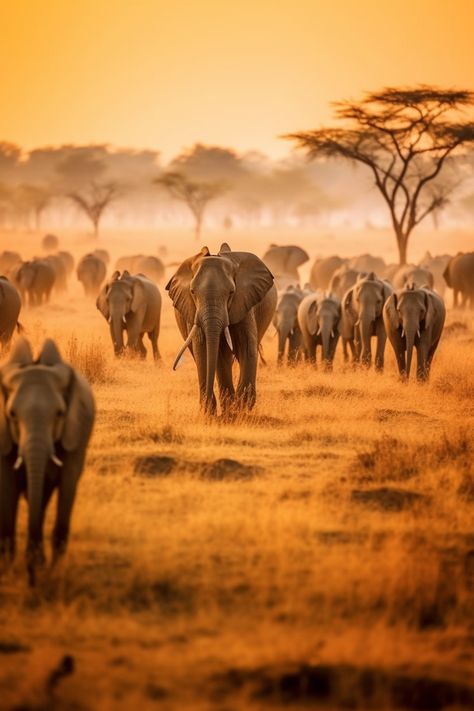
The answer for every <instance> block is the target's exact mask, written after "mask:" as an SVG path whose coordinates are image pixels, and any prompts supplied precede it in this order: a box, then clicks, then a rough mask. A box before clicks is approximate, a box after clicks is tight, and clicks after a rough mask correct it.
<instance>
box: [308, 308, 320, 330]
mask: <svg viewBox="0 0 474 711" xmlns="http://www.w3.org/2000/svg"><path fill="white" fill-rule="evenodd" d="M317 330H318V302H317V301H316V300H314V301H313V302H312V303H311V304H310V306H309V309H308V331H309V333H310V334H311V335H312V336H314V334H315V333H316V331H317Z"/></svg>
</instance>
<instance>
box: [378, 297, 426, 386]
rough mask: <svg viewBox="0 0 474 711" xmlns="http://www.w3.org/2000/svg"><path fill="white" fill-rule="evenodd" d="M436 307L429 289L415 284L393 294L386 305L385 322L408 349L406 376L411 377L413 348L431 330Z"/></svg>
mask: <svg viewBox="0 0 474 711" xmlns="http://www.w3.org/2000/svg"><path fill="white" fill-rule="evenodd" d="M434 315H435V312H434V306H433V301H432V298H431V296H430V293H429V291H428V290H427V289H417V288H416V287H415V286H414V285H413V284H410V285H408V286H407V287H405V289H403V291H398V292H395V293H394V294H392V295H391V296H390V297H389V298H388V299H387V303H386V305H385V321H386V323H387V325H388V327H389V328H390V331H391V332H392V333H396V332H398V334H399V336H400V338H401V339H402V342H404V344H405V347H406V354H407V361H406V374H407V377H409V376H410V368H411V361H412V356H413V347H414V346H415V345H416V343H417V342H418V341H419V339H420V337H421V334H422V332H423V331H424V330H426V329H429V328H431V325H432V323H433V319H434Z"/></svg>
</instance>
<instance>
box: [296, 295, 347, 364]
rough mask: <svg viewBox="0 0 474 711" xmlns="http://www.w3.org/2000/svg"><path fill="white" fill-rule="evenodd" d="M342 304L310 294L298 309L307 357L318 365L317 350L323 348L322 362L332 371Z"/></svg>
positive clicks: (332, 298)
mask: <svg viewBox="0 0 474 711" xmlns="http://www.w3.org/2000/svg"><path fill="white" fill-rule="evenodd" d="M340 321H341V302H340V301H339V299H337V298H336V297H334V296H328V297H323V298H321V297H319V296H318V294H308V295H307V296H305V298H304V299H303V300H302V301H301V303H300V305H299V308H298V323H299V326H300V329H301V333H302V336H303V343H304V347H305V351H306V357H307V358H308V360H309V361H310V362H311V363H316V349H317V347H318V346H321V357H322V361H323V363H324V365H325V367H326V369H327V370H331V369H332V364H333V361H334V354H335V352H336V346H337V342H338V340H339V335H340V333H339V324H340Z"/></svg>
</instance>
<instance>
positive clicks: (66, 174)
mask: <svg viewBox="0 0 474 711" xmlns="http://www.w3.org/2000/svg"><path fill="white" fill-rule="evenodd" d="M58 153H59V155H60V156H61V153H62V160H60V162H58V163H57V165H56V166H55V170H56V174H57V175H58V177H59V181H60V186H61V188H62V189H63V191H64V192H68V191H69V192H75V191H77V190H82V189H83V186H84V185H92V184H95V183H96V181H97V180H99V178H101V177H102V176H103V174H104V172H105V171H106V169H107V166H106V162H105V161H106V159H107V150H106V147H105V146H64V147H63V148H62V149H60V150H59V151H58Z"/></svg>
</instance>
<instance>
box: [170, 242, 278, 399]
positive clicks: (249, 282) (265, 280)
mask: <svg viewBox="0 0 474 711" xmlns="http://www.w3.org/2000/svg"><path fill="white" fill-rule="evenodd" d="M272 285H273V276H272V274H271V272H270V271H269V269H268V268H267V267H266V266H265V264H264V263H263V262H262V260H261V259H259V258H258V257H256V256H255V255H254V254H250V253H247V252H232V251H231V249H230V247H229V245H227V244H225V243H224V244H223V245H222V246H221V248H220V251H219V254H217V255H211V253H210V252H209V249H208V248H207V247H203V248H202V249H201V251H200V252H199V254H196V255H195V256H193V257H190V258H189V259H186V260H185V261H184V262H183V263H182V264H181V266H180V267H179V269H178V271H177V272H176V274H175V275H174V276H173V277H172V278H171V279H170V281H169V282H168V284H167V285H166V290H167V291H168V292H169V295H170V298H171V300H172V302H173V305H174V308H175V309H176V310H177V311H178V312H179V314H180V315H181V318H182V320H183V321H184V322H185V323H186V325H187V329H188V336H187V338H186V340H185V342H184V344H183V346H182V348H181V350H180V351H179V353H178V355H177V357H176V360H175V363H174V366H173V368H176V366H177V364H178V362H179V360H180V359H181V357H182V355H183V353H184V351H185V350H186V348H187V347H188V346H189V345H190V343H191V341H192V339H193V337H194V336H195V335H197V334H200V337H201V338H204V340H205V344H206V364H205V369H206V386H205V401H204V407H205V409H206V410H208V411H212V410H213V402H214V379H215V373H216V367H217V359H218V353H219V348H220V343H221V336H222V335H224V336H225V340H226V341H227V345H228V347H229V348H230V349H231V350H233V344H232V340H231V335H230V331H229V326H231V325H234V324H238V323H239V322H240V321H242V320H243V319H244V318H245V317H246V316H247V314H248V313H249V311H250V310H251V309H252V308H253V307H254V306H256V304H258V303H259V302H260V301H261V300H262V299H263V297H264V296H265V294H266V293H267V291H268V290H269V289H270V288H271V287H272Z"/></svg>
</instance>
